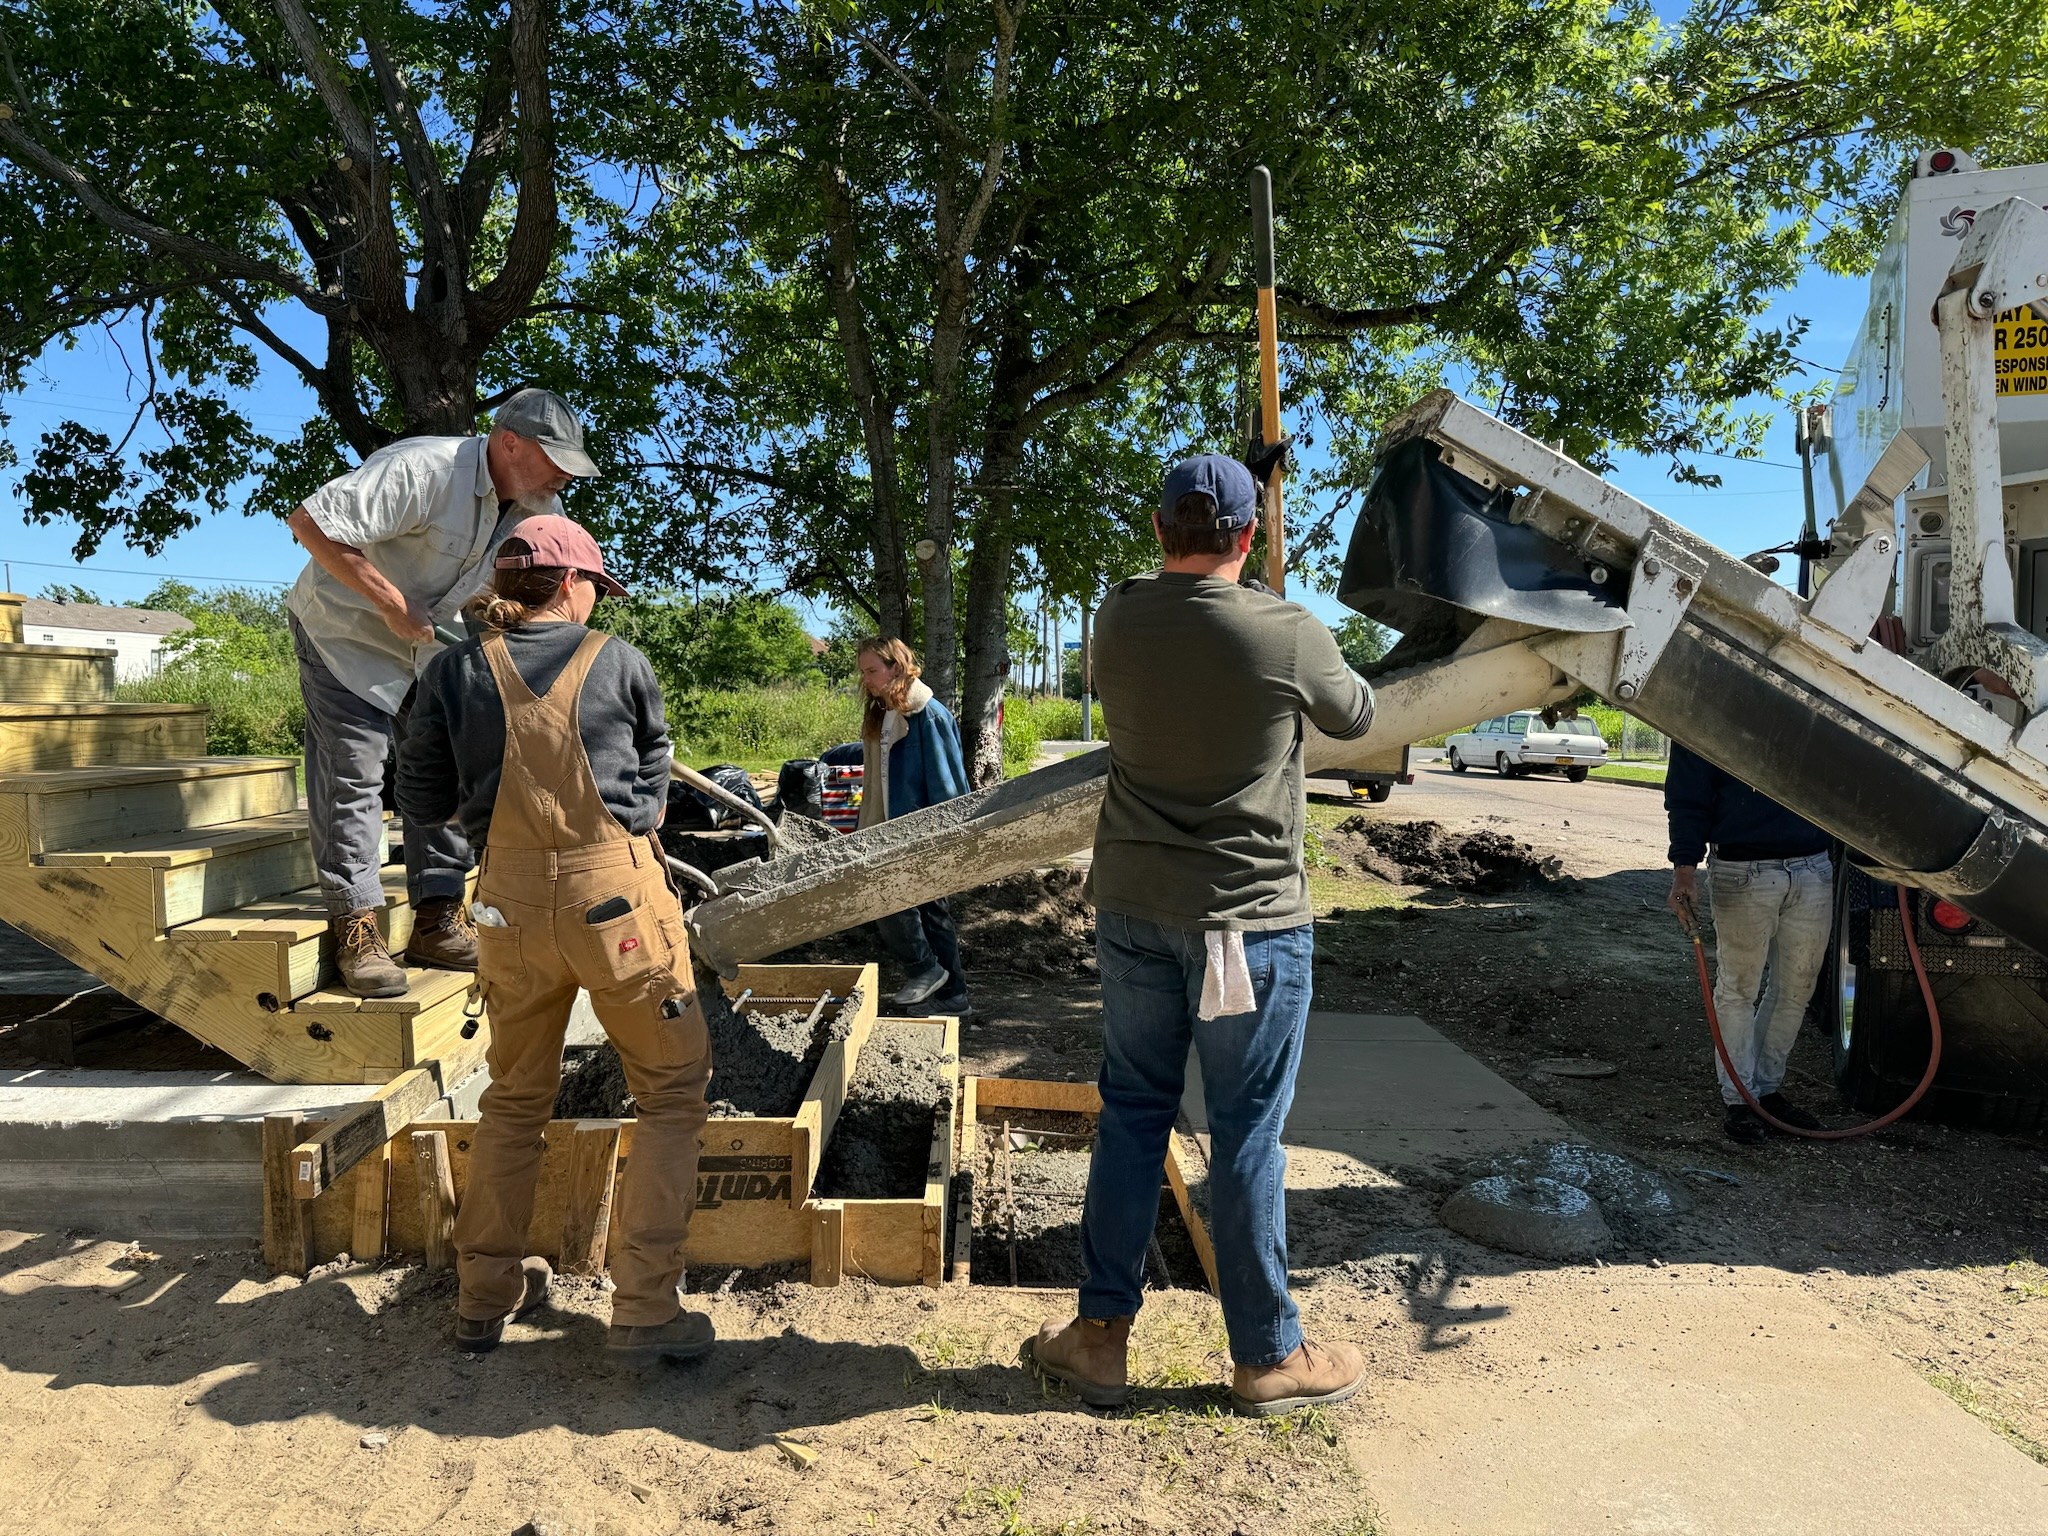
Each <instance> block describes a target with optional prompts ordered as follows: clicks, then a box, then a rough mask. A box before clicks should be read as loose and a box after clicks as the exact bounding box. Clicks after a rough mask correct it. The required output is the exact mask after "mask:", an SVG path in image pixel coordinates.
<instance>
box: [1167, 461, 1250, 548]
mask: <svg viewBox="0 0 2048 1536" xmlns="http://www.w3.org/2000/svg"><path fill="white" fill-rule="evenodd" d="M1196 494H1199V495H1203V496H1206V497H1208V498H1209V499H1210V500H1211V501H1213V502H1214V503H1215V504H1216V515H1215V517H1214V518H1211V519H1209V520H1207V521H1196V522H1195V523H1193V524H1192V526H1194V527H1197V528H1231V529H1235V528H1249V527H1250V526H1251V525H1252V524H1253V523H1254V522H1256V521H1258V516H1259V483H1258V482H1257V481H1256V480H1254V479H1253V478H1252V472H1251V471H1250V470H1248V469H1246V468H1245V467H1244V465H1243V464H1241V463H1239V462H1238V461H1237V460H1236V459H1233V458H1231V457H1230V456H1229V455H1228V454H1223V453H1204V454H1198V455H1196V456H1195V457H1194V458H1192V459H1182V460H1181V461H1180V463H1178V464H1176V465H1174V466H1173V468H1172V469H1171V470H1169V471H1168V472H1167V476H1166V489H1165V490H1164V491H1162V492H1160V496H1159V521H1160V522H1161V523H1175V524H1178V525H1179V526H1181V527H1183V528H1185V527H1189V526H1191V525H1190V523H1189V521H1188V519H1187V518H1185V517H1175V516H1174V511H1173V509H1174V508H1175V507H1176V506H1177V505H1179V503H1180V499H1181V497H1183V496H1191V495H1196Z"/></svg>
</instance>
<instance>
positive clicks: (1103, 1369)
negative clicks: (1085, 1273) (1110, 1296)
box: [1017, 1317, 1131, 1408]
mask: <svg viewBox="0 0 2048 1536" xmlns="http://www.w3.org/2000/svg"><path fill="white" fill-rule="evenodd" d="M1017 1355H1018V1358H1019V1359H1021V1360H1022V1361H1023V1362H1024V1364H1025V1365H1026V1366H1027V1367H1028V1368H1029V1369H1030V1370H1031V1371H1032V1372H1034V1373H1035V1374H1036V1375H1037V1376H1038V1377H1039V1378H1040V1379H1041V1380H1045V1381H1057V1382H1059V1383H1061V1384H1062V1385H1064V1386H1065V1387H1067V1388H1068V1389H1069V1390H1070V1391H1071V1392H1072V1393H1073V1394H1074V1396H1076V1397H1078V1398H1080V1399H1081V1401H1082V1402H1084V1403H1086V1404H1087V1405H1088V1406H1089V1407H1090V1408H1121V1407H1122V1406H1123V1405H1124V1404H1125V1403H1127V1402H1129V1401H1130V1400H1131V1380H1130V1374H1131V1373H1130V1357H1131V1320H1130V1319H1129V1318H1128V1317H1112V1318H1107V1319H1102V1318H1093V1317H1077V1318H1075V1319H1074V1320H1073V1321H1072V1322H1070V1323H1064V1324H1063V1323H1047V1324H1046V1325H1045V1326H1044V1327H1043V1328H1041V1329H1039V1330H1038V1336H1037V1337H1036V1338H1031V1339H1026V1340H1025V1341H1024V1344H1023V1347H1022V1348H1020V1349H1019V1350H1018V1351H1017Z"/></svg>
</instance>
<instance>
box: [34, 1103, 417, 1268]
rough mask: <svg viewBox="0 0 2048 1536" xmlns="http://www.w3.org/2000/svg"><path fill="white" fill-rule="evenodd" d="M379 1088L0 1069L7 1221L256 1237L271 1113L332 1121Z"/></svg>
mask: <svg viewBox="0 0 2048 1536" xmlns="http://www.w3.org/2000/svg"><path fill="white" fill-rule="evenodd" d="M373 1092H375V1089H374V1088H367V1087H363V1086H361V1085H359V1084H349V1083H340V1084H326V1085H318V1086H305V1085H293V1084H282V1083H273V1082H269V1081H267V1080H266V1079H264V1078H261V1077H258V1076H257V1075H256V1074H255V1073H253V1072H210V1071H187V1072H111V1071H89V1070H83V1069H75V1068H74V1069H54V1068H41V1069H27V1070H7V1071H0V1227H8V1228H16V1229H21V1230H27V1231H74V1230H84V1231H92V1232H103V1233H107V1234H109V1235H112V1236H137V1235H142V1234H148V1235H151V1236H161V1237H200V1238H221V1237H237V1238H240V1237H251V1238H253V1237H255V1236H256V1235H257V1234H258V1233H259V1231H260V1230H261V1225H262V1209H263V1199H262V1192H263V1167H262V1161H261V1144H262V1125H263V1117H264V1116H265V1115H274V1114H284V1113H287V1112H289V1111H292V1110H298V1111H300V1112H302V1113H304V1114H306V1115H307V1116H308V1117H310V1118H315V1119H322V1118H325V1117H326V1116H328V1115H329V1114H331V1113H332V1112H333V1111H334V1110H336V1109H338V1108H341V1107H343V1106H345V1105H349V1104H357V1103H360V1102H361V1101H362V1100H364V1099H365V1098H367V1097H368V1096H369V1095H370V1094H371V1093H373ZM446 1102H447V1101H445V1100H444V1101H443V1103H446Z"/></svg>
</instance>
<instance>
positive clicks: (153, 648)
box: [21, 597, 192, 683]
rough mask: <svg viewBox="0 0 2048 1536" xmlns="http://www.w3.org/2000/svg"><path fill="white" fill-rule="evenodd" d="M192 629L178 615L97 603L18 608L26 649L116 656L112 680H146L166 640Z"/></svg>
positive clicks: (35, 603) (44, 602)
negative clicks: (87, 650) (77, 648)
mask: <svg viewBox="0 0 2048 1536" xmlns="http://www.w3.org/2000/svg"><path fill="white" fill-rule="evenodd" d="M191 627H192V621H191V620H190V619H188V618H186V617H185V616H184V615H183V614H182V613H164V612H161V611H160V610H158V609H155V608H110V607H107V606H105V605H104V604H101V603H53V602H51V601H50V600H49V599H48V598H42V597H31V598H29V599H28V600H27V601H26V602H24V603H23V604H22V605H21V638H22V639H24V640H26V641H27V642H28V643H29V644H30V645H86V646H96V647H99V648H101V649H104V650H112V651H115V652H117V653H118V654H117V655H116V656H115V657H114V677H115V679H116V680H117V681H119V682H124V683H125V682H130V681H132V680H133V679H135V678H139V677H152V676H154V675H155V674H156V672H157V669H158V668H160V667H161V666H162V665H163V646H164V637H165V636H166V635H175V634H177V633H178V632H179V631H181V630H187V629H190V628H191Z"/></svg>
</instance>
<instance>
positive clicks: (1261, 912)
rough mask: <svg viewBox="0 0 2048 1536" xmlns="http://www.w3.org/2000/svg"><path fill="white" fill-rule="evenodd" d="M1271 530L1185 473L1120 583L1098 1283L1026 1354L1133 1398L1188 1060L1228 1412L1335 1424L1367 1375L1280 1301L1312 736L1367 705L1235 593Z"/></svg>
mask: <svg viewBox="0 0 2048 1536" xmlns="http://www.w3.org/2000/svg"><path fill="white" fill-rule="evenodd" d="M1257 511H1258V485H1257V482H1256V481H1255V480H1254V479H1253V478H1252V475H1251V472H1250V471H1249V470H1247V469H1246V468H1245V466H1244V465H1242V464H1240V463H1238V462H1237V461H1236V460H1235V459H1229V458H1224V457H1222V456H1220V455H1214V454H1211V455H1205V456H1203V457H1200V458H1195V459H1190V460H1188V461H1187V462H1185V463H1183V464H1180V465H1178V466H1176V467H1175V468H1174V470H1173V472H1172V473H1171V474H1169V475H1168V476H1167V478H1166V488H1165V492H1164V494H1163V496H1162V497H1161V505H1160V510H1159V512H1158V513H1157V514H1156V515H1155V516H1154V518H1153V528H1154V530H1155V531H1156V532H1157V533H1158V535H1159V542H1160V545H1161V547H1162V548H1163V549H1164V551H1165V554H1166V561H1165V566H1164V568H1163V569H1162V570H1159V571H1155V572H1152V573H1150V574H1148V575H1145V576H1138V577H1133V578H1132V579H1130V580H1128V581H1124V582H1120V583H1118V584H1117V586H1116V587H1114V588H1113V589H1112V590H1111V592H1110V594H1109V596H1108V597H1107V598H1105V599H1104V601H1103V604H1102V608H1101V611H1100V613H1099V615H1098V617H1097V620H1096V631H1095V677H1096V684H1097V688H1098V690H1099V692H1100V694H1101V697H1102V706H1103V711H1104V714H1105V715H1106V716H1107V718H1108V720H1109V725H1110V745H1109V758H1110V762H1109V785H1108V791H1107V793H1106V795H1105V797H1104V800H1103V805H1102V814H1101V817H1100V819H1099V820H1098V822H1097V823H1096V830H1095V861H1094V866H1093V869H1092V870H1091V872H1090V875H1089V885H1090V894H1091V895H1092V896H1093V898H1094V901H1095V906H1096V919H1095V950H1096V957H1097V961H1098V963H1099V966H1100V969H1101V973H1102V1032H1103V1062H1102V1074H1101V1090H1102V1116H1101V1119H1100V1121H1099V1122H1098V1127H1097V1133H1096V1140H1095V1152H1094V1158H1093V1161H1092V1163H1091V1165H1090V1169H1089V1177H1088V1197H1087V1203H1086V1206H1085V1208H1084V1212H1083V1216H1082V1226H1081V1247H1082V1257H1083V1260H1084V1262H1085V1264H1086V1268H1087V1281H1086V1283H1085V1284H1084V1285H1083V1286H1082V1287H1081V1298H1080V1311H1079V1315H1078V1316H1077V1317H1076V1318H1075V1319H1074V1320H1073V1321H1072V1322H1069V1323H1066V1324H1065V1325H1060V1324H1055V1323H1048V1324H1047V1325H1046V1326H1045V1328H1043V1329H1042V1330H1040V1332H1039V1334H1038V1336H1037V1337H1036V1338H1035V1339H1032V1340H1030V1341H1029V1342H1027V1343H1026V1345H1025V1346H1024V1350H1025V1357H1026V1359H1027V1360H1029V1361H1030V1362H1031V1363H1032V1364H1033V1366H1034V1367H1035V1368H1036V1369H1037V1370H1039V1371H1040V1372H1041V1373H1043V1374H1045V1375H1049V1376H1052V1377H1055V1378H1057V1379H1058V1380H1060V1381H1063V1382H1065V1383H1066V1384H1067V1385H1068V1386H1070V1387H1072V1388H1073V1389H1074V1391H1075V1392H1076V1393H1077V1395H1079V1396H1080V1397H1081V1399H1082V1400H1083V1401H1084V1402H1087V1403H1090V1404H1094V1405H1097V1406H1114V1405H1115V1404H1117V1403H1120V1402H1122V1401H1124V1400H1125V1399H1126V1398H1128V1397H1129V1395H1130V1387H1129V1378H1128V1372H1127V1353H1126V1350H1127V1341H1128V1338H1129V1334H1130V1325H1131V1320H1132V1318H1133V1317H1134V1315H1135V1314H1136V1312H1137V1310H1138V1307H1139V1305H1140V1303H1141V1301H1142V1299H1143V1284H1144V1265H1145V1251H1146V1247H1147V1245H1148V1243H1149V1242H1150V1240H1151V1235H1152V1227H1153V1221H1154V1217H1155V1216H1156V1214H1157V1211H1158V1202H1159V1184H1160V1179H1161V1176H1162V1174H1163V1171H1164V1167H1165V1161H1166V1145H1167V1138H1168V1136H1169V1135H1170V1133H1171V1131H1172V1128H1173V1120H1174V1116H1175V1114H1176V1113H1177V1112H1178V1110H1179V1108H1180V1102H1181V1092H1182V1088H1183V1086H1184V1082H1183V1079H1184V1077H1185V1072H1186V1066H1187V1056H1188V1049H1189V1046H1190V1045H1191V1044H1192V1046H1193V1048H1194V1050H1195V1052H1196V1054H1197V1055H1198V1056H1199V1058H1200V1061H1201V1068H1202V1085H1203V1098H1204V1102H1205V1103H1206V1105H1207V1108H1208V1115H1209V1130H1210V1139H1211V1163H1210V1186H1209V1188H1210V1215H1211V1225H1212V1233H1213V1236H1214V1238H1215V1243H1216V1267H1217V1279H1218V1281H1219V1288H1220V1290H1221V1292H1222V1302H1223V1318H1224V1323H1225V1326H1226V1327H1227V1329H1228V1331H1229V1334H1230V1353H1231V1357H1232V1360H1233V1362H1234V1363H1235V1367H1236V1368H1235V1371H1234V1373H1233V1376H1232V1380H1231V1399H1232V1401H1233V1402H1234V1403H1235V1404H1236V1406H1237V1407H1238V1408H1239V1409H1240V1410H1242V1411H1245V1412H1250V1413H1258V1414H1275V1413H1285V1412H1288V1411H1291V1410H1292V1409H1295V1408H1299V1407H1303V1406H1305V1405H1307V1404H1310V1403H1333V1402H1341V1401H1343V1400H1344V1399H1345V1398H1348V1397H1350V1396H1351V1395H1352V1394H1353V1393H1354V1392H1356V1391H1357V1390H1358V1387H1359V1384H1360V1382H1361V1381H1362V1379H1363V1377H1364V1370H1365V1367H1364V1362H1363V1359H1362V1357H1361V1356H1360V1355H1359V1353H1358V1351H1357V1350H1356V1349H1354V1348H1352V1347H1351V1346H1349V1345H1345V1344H1332V1345H1323V1344H1317V1343H1314V1342H1311V1341H1308V1340H1305V1339H1304V1338H1303V1337H1302V1332H1301V1323H1300V1319H1299V1316H1298V1314H1297V1312H1296V1310H1295V1306H1294V1302H1293V1299H1292V1298H1291V1297H1290V1296H1289V1295H1288V1293H1287V1228H1286V1210H1285V1204H1284V1195H1283V1193H1282V1188H1281V1184H1282V1177H1283V1174H1284V1172H1285V1168H1286V1154H1285V1153H1284V1152H1283V1151H1282V1149H1281V1146H1280V1129H1281V1126H1282V1124H1283V1123H1284V1122H1285V1120H1286V1118H1287V1109H1288V1105H1289V1104H1290V1103H1291V1102H1292V1100H1293V1096H1294V1076H1295V1071H1296V1069H1297V1068H1298V1067H1299V1065H1300V1062H1301V1045H1302V1034H1303V1030H1304V1027H1305V1025H1306V1023H1307V1019H1308V1005H1309V991H1310V972H1311V968H1312V965H1313V960H1314V930H1313V928H1312V926H1311V923H1310V912H1309V901H1308V877H1307V873H1306V871H1305V869H1304V867H1303V863H1302V853H1301V843H1302V823H1303V820H1304V816H1305V810H1306V806H1305V801H1304V797H1303V784H1302V761H1301V745H1302V721H1303V720H1308V721H1311V722H1312V723H1314V724H1315V726H1316V727H1317V728H1318V729H1320V730H1322V731H1324V732H1325V733H1327V734H1329V735H1331V736H1335V737H1338V738H1340V739H1347V740H1348V739H1351V738H1355V737H1358V736H1362V735H1364V734H1365V731H1366V727H1367V726H1368V725H1369V724H1370V723H1371V721H1372V695H1371V693H1370V692H1369V691H1368V690H1367V689H1366V687H1365V685H1364V684H1363V683H1361V682H1360V681H1359V680H1358V679H1357V678H1356V677H1355V676H1353V675H1352V673H1351V671H1350V669H1349V668H1347V667H1346V666H1345V664H1344V659H1343V657H1342V656H1341V655H1340V654H1339V653H1338V650H1337V642H1336V641H1335V640H1334V639H1333V638H1331V635H1330V632H1329V631H1328V630H1327V629H1325V628H1324V627H1323V626H1322V625H1321V624H1319V623H1318V622H1317V621H1316V620H1315V618H1314V617H1313V616H1311V615H1310V614H1309V613H1308V611H1307V610H1306V609H1303V608H1299V607H1297V606H1295V605H1294V604H1293V603H1289V602H1286V601H1285V600H1283V599H1281V598H1278V597H1275V596H1274V595H1273V594H1272V593H1270V592H1267V591H1265V590H1264V589H1263V588H1255V587H1247V586H1241V585H1239V582H1238V578H1239V575H1240V573H1241V572H1242V570H1243V568H1244V562H1245V557H1246V555H1247V554H1248V553H1249V552H1250V550H1251V542H1252V529H1253V525H1254V523H1255V521H1256V519H1257Z"/></svg>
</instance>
